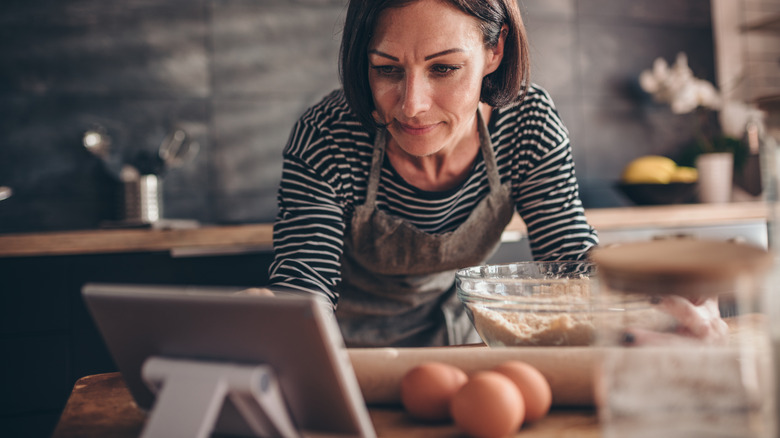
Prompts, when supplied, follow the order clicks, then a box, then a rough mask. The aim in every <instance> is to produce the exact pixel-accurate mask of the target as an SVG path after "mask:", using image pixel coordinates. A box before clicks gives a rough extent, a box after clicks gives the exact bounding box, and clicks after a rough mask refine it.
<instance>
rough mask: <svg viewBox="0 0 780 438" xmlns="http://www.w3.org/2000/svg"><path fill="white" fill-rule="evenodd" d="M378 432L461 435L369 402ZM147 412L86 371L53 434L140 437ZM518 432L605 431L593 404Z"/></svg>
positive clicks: (555, 413)
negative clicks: (599, 422) (87, 374)
mask: <svg viewBox="0 0 780 438" xmlns="http://www.w3.org/2000/svg"><path fill="white" fill-rule="evenodd" d="M369 414H370V416H371V421H372V422H373V424H374V429H375V430H376V433H377V436H379V437H386V438H393V437H399V438H413V437H427V438H435V437H454V436H461V434H460V433H459V432H458V431H457V429H456V428H455V426H453V425H452V424H423V423H419V422H415V421H413V420H411V419H410V418H409V417H408V416H407V415H406V414H405V413H404V412H403V410H402V409H401V408H400V407H397V406H369ZM145 420H146V416H145V414H144V413H143V412H141V411H140V410H139V409H138V408H137V407H136V405H135V404H134V403H133V402H132V397H131V396H130V393H129V392H128V390H127V387H126V386H125V384H124V381H123V380H122V377H121V375H120V374H119V373H108V374H98V375H92V376H86V377H83V378H81V379H79V381H78V382H76V384H75V386H74V388H73V392H72V393H71V396H70V398H69V399H68V402H67V404H66V405H65V409H64V411H63V413H62V416H61V417H60V420H59V423H58V424H57V428H56V429H55V431H54V435H53V437H54V438H75V437H78V438H93V437H94V438H98V437H100V438H102V437H107V436H110V437H116V438H130V437H133V438H135V437H138V436H139V435H140V433H141V430H142V429H143V425H144V421H145ZM517 436H518V437H526V438H553V437H556V438H557V437H561V438H562V437H572V436H576V437H578V438H597V437H600V436H601V431H600V428H599V424H598V419H597V417H596V412H595V410H594V409H592V408H578V409H557V408H556V409H553V410H552V411H551V412H550V413H549V414H548V415H547V416H546V417H545V418H542V419H541V420H539V421H537V422H535V423H531V424H527V425H524V427H523V428H522V429H521V430H520V432H518V434H517Z"/></svg>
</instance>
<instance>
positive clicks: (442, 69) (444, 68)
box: [431, 64, 460, 76]
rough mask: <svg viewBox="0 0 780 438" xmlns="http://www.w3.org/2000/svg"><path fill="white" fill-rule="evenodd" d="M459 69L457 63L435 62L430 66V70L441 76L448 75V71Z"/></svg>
mask: <svg viewBox="0 0 780 438" xmlns="http://www.w3.org/2000/svg"><path fill="white" fill-rule="evenodd" d="M458 69H460V67H458V66H457V65H442V64H437V65H434V66H433V67H431V70H433V72H434V73H436V74H437V75H441V76H446V75H449V74H450V73H453V72H454V71H456V70H458Z"/></svg>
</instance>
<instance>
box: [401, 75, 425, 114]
mask: <svg viewBox="0 0 780 438" xmlns="http://www.w3.org/2000/svg"><path fill="white" fill-rule="evenodd" d="M429 107H430V90H429V89H428V84H426V83H425V79H424V78H423V77H421V76H420V75H415V74H408V75H407V76H406V80H405V81H404V93H403V101H402V102H401V110H402V111H403V114H404V116H406V117H415V116H416V115H418V114H420V113H422V112H424V111H426V110H428V108H429Z"/></svg>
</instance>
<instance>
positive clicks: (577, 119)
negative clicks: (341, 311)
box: [0, 0, 714, 232]
mask: <svg viewBox="0 0 780 438" xmlns="http://www.w3.org/2000/svg"><path fill="white" fill-rule="evenodd" d="M344 4H345V1H344V0H308V1H303V0H298V1H294V2H290V1H287V0H276V1H267V0H265V1H253V2H248V1H245V0H196V1H190V0H188V1H183V0H164V1H159V2H148V1H144V0H131V1H126V2H122V5H121V6H119V5H117V4H115V3H112V2H108V3H105V2H94V1H88V0H69V1H65V2H59V3H52V4H50V5H48V6H47V8H46V9H45V10H41V9H40V8H37V7H33V6H34V5H32V4H24V3H19V2H13V3H12V5H11V6H5V8H4V12H3V16H2V19H1V20H2V26H0V36H2V38H0V61H2V63H3V65H4V68H3V69H0V185H7V186H11V187H12V188H13V189H14V195H13V196H12V197H11V198H9V199H7V200H4V201H0V232H19V231H39V230H59V229H78V228H94V227H97V226H99V225H100V224H101V223H102V222H104V221H107V220H115V219H117V218H118V217H117V212H118V208H119V196H120V193H121V185H120V183H119V182H118V181H117V179H116V174H117V173H118V169H119V168H120V167H121V166H120V165H121V163H130V162H134V160H137V159H138V157H139V156H141V155H143V154H154V153H155V152H156V150H157V148H158V146H159V144H160V143H161V142H162V140H163V138H164V137H165V135H166V133H167V132H169V130H170V129H172V127H174V126H178V127H182V128H184V129H185V130H186V131H187V132H188V133H189V134H190V136H191V137H192V138H193V139H194V140H195V141H197V142H198V143H199V144H200V151H199V154H198V155H197V156H196V157H195V159H194V160H193V161H192V162H189V163H187V164H186V165H185V166H183V167H180V168H177V169H172V170H171V171H170V172H168V173H167V174H166V175H165V176H164V178H163V187H164V194H163V199H164V211H165V216H166V217H169V218H177V219H195V220H198V221H200V222H203V223H246V222H270V221H272V220H273V218H274V216H275V214H276V186H277V184H278V180H279V177H280V170H281V151H282V149H283V148H284V145H285V143H286V141H287V135H288V133H289V130H290V128H291V127H292V125H293V123H294V122H295V120H296V119H297V117H298V116H299V115H300V114H301V113H302V112H303V111H304V109H305V108H306V107H307V106H308V105H311V104H312V103H314V102H316V101H317V100H319V99H320V98H321V96H323V95H325V94H326V93H328V92H329V91H330V90H332V89H333V88H335V87H337V86H338V75H337V57H338V44H339V39H340V31H339V26H340V24H341V23H342V22H343V19H344ZM664 4H665V5H667V6H668V8H662V7H658V6H657V0H641V1H640V0H635V1H632V2H625V1H624V0H554V1H550V0H524V1H523V2H521V7H522V10H523V11H524V12H525V16H524V19H525V21H526V23H527V26H528V30H529V36H530V40H531V45H532V51H531V57H532V62H533V77H532V79H533V81H534V82H536V83H538V84H540V85H542V86H544V87H545V88H547V90H548V91H549V92H550V93H551V95H552V97H553V99H554V100H555V101H556V102H557V103H558V106H559V109H560V111H561V114H562V116H563V118H564V121H565V122H566V123H567V125H568V127H569V128H570V131H571V135H572V144H573V146H574V153H575V162H576V165H577V174H578V176H579V179H580V185H581V192H582V196H583V200H584V202H585V203H586V206H587V207H607V206H616V205H623V204H624V203H625V202H626V201H625V200H624V199H623V198H621V197H620V195H618V194H617V192H615V191H614V190H613V189H612V188H611V184H612V181H613V180H615V179H616V178H617V175H619V172H620V170H621V168H622V166H623V164H624V163H625V162H627V161H628V160H629V159H630V158H633V157H635V156H638V155H641V154H644V153H670V154H671V153H674V148H675V147H677V146H679V144H681V143H683V142H684V141H685V140H686V139H687V138H688V136H689V133H688V132H687V129H686V128H685V126H684V125H685V123H684V122H685V121H684V119H682V120H681V118H680V117H678V116H673V115H672V114H670V113H669V111H668V110H667V109H665V108H662V107H660V106H657V105H654V104H652V103H651V102H649V99H648V98H647V96H644V95H643V94H642V93H641V92H640V91H638V88H637V86H636V78H637V76H638V75H639V73H640V72H641V71H642V70H643V69H645V68H648V67H649V66H650V65H652V62H653V60H654V59H655V58H656V57H658V56H664V57H666V58H667V59H669V60H672V59H673V57H674V56H675V55H676V53H677V52H679V51H686V52H687V53H688V54H689V57H690V61H691V66H692V68H693V69H694V71H695V73H696V75H697V76H700V77H704V78H708V79H712V78H713V76H714V61H713V44H712V31H711V26H710V24H709V1H708V0H665V1H664ZM657 11H661V12H657ZM95 125H100V126H102V127H103V128H105V130H106V132H107V133H108V135H109V136H110V137H111V138H112V145H111V154H110V162H109V165H107V166H106V165H104V164H103V163H101V162H100V161H99V160H98V158H97V157H95V156H93V155H91V154H89V153H88V152H87V151H86V150H85V148H84V147H83V146H82V144H81V136H82V135H83V133H84V132H85V131H86V130H88V129H90V128H91V127H94V126H95ZM669 126H679V127H680V129H675V130H670V129H669V128H668V127H669Z"/></svg>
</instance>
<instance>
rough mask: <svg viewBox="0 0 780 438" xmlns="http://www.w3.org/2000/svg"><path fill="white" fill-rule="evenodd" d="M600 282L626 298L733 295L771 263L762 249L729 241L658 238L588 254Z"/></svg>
mask: <svg viewBox="0 0 780 438" xmlns="http://www.w3.org/2000/svg"><path fill="white" fill-rule="evenodd" d="M590 256H591V259H592V260H593V262H594V263H595V264H596V266H597V270H598V272H599V278H600V281H602V282H604V284H605V286H608V287H610V288H612V289H614V290H620V291H624V292H627V293H646V294H654V295H662V294H674V295H683V296H686V295H687V296H697V297H700V296H702V295H717V294H721V293H726V292H733V291H734V290H735V287H736V286H737V285H736V282H737V281H738V279H739V278H740V277H744V276H745V275H747V276H754V277H756V278H758V277H760V276H761V275H762V274H764V273H765V272H766V271H767V270H768V269H769V267H770V266H771V264H772V257H771V255H770V253H769V252H768V251H766V250H764V249H763V248H759V247H757V246H754V245H748V244H744V243H738V242H731V241H713V240H699V239H663V240H651V241H645V242H633V243H625V244H617V245H613V246H606V247H598V248H594V249H593V250H592V251H591V255H590Z"/></svg>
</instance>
